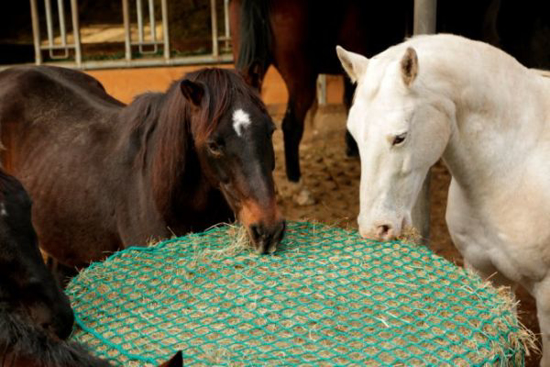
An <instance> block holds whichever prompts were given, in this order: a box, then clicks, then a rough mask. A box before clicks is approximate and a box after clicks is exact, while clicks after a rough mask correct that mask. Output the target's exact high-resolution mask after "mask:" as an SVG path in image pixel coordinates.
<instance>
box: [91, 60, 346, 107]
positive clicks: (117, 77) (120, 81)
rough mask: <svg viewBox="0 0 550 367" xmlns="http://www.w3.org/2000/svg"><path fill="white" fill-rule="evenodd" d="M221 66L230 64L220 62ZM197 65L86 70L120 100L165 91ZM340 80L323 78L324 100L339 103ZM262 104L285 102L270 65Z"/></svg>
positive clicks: (283, 89)
mask: <svg viewBox="0 0 550 367" xmlns="http://www.w3.org/2000/svg"><path fill="white" fill-rule="evenodd" d="M221 67H226V68H227V67H231V65H224V66H221ZM198 68H199V67H198V66H181V67H179V66H178V67H165V68H143V69H117V70H94V71H88V72H87V73H88V74H90V75H92V76H93V77H95V78H97V79H98V80H99V81H100V82H101V83H102V84H103V85H104V86H105V89H107V92H108V93H109V94H111V95H113V96H114V97H115V98H117V99H119V100H121V101H122V102H124V103H130V102H131V101H132V99H133V98H134V97H135V96H136V95H138V94H140V93H144V92H148V91H151V92H157V91H165V90H166V89H167V88H168V86H169V85H170V83H172V82H173V81H174V80H177V79H180V78H181V77H182V76H183V75H184V74H185V73H188V72H190V71H193V70H196V69H198ZM342 88H343V82H342V77H341V76H329V77H328V78H327V102H328V103H342ZM262 98H263V100H264V102H265V103H266V104H269V105H273V104H274V105H279V104H286V101H287V98H288V93H287V90H286V86H285V84H284V82H283V80H282V78H281V76H280V74H279V73H278V72H277V70H275V69H274V68H273V67H272V68H270V69H269V71H268V73H267V75H266V77H265V81H264V87H263V89H262Z"/></svg>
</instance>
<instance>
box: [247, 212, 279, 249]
mask: <svg viewBox="0 0 550 367" xmlns="http://www.w3.org/2000/svg"><path fill="white" fill-rule="evenodd" d="M285 230H286V222H285V221H284V220H280V221H278V222H276V223H275V224H272V225H267V224H265V223H262V222H258V223H254V224H251V225H250V226H248V233H249V235H250V239H251V241H252V244H253V246H254V248H255V249H256V251H257V252H258V253H260V254H272V253H274V252H275V251H276V250H277V245H278V244H279V243H281V241H282V240H283V237H284V235H285Z"/></svg>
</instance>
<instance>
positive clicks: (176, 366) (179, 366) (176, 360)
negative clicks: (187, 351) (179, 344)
mask: <svg viewBox="0 0 550 367" xmlns="http://www.w3.org/2000/svg"><path fill="white" fill-rule="evenodd" d="M159 367H183V356H182V354H181V350H180V351H179V352H177V353H176V354H175V355H174V356H173V357H172V358H170V360H169V361H167V362H164V363H163V364H160V365H159Z"/></svg>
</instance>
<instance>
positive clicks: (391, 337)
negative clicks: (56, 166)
mask: <svg viewBox="0 0 550 367" xmlns="http://www.w3.org/2000/svg"><path fill="white" fill-rule="evenodd" d="M106 274H107V276H106ZM69 295H70V297H71V298H72V302H73V306H74V308H75V311H76V313H77V318H78V322H77V323H78V325H79V326H80V329H77V330H76V332H75V338H76V339H77V340H80V341H84V342H87V343H88V344H90V346H91V347H92V348H93V349H95V351H96V353H97V354H98V355H102V356H104V357H107V358H110V359H111V360H112V361H113V362H115V363H124V364H128V363H130V362H135V361H140V362H143V363H145V362H146V364H148V365H153V364H154V363H156V362H158V361H161V360H163V359H165V357H166V356H168V355H169V354H171V353H172V352H173V351H175V350H180V349H181V350H184V351H185V362H186V365H188V364H189V365H192V364H199V365H201V364H210V363H216V364H226V365H256V364H262V365H266V364H267V365H270V364H277V365H280V364H323V363H325V364H327V363H328V364H334V363H337V364H348V363H352V364H365V363H368V364H369V365H386V364H450V365H471V364H476V365H484V364H488V365H504V364H507V363H512V361H519V362H518V363H521V361H522V360H523V354H524V352H525V350H526V349H528V348H531V347H532V345H533V335H532V334H529V333H528V332H527V331H526V329H525V328H524V327H523V326H522V325H521V324H519V322H518V321H517V318H516V316H515V313H514V310H513V300H512V299H511V298H506V295H504V294H502V293H501V291H500V290H495V289H494V288H493V287H492V286H490V285H488V284H487V283H483V282H481V280H480V279H479V278H478V277H477V276H476V275H475V274H471V273H468V272H465V271H464V270H463V269H460V268H458V267H456V266H454V265H453V264H451V263H449V262H448V261H446V260H444V259H442V258H440V257H438V256H435V255H434V254H433V253H431V252H430V251H429V250H428V249H427V248H425V247H423V246H417V245H413V244H409V243H406V242H403V241H401V242H388V243H379V242H373V241H366V240H363V239H361V238H360V237H359V236H358V235H357V234H356V233H355V232H350V231H346V230H342V229H338V228H332V227H329V226H325V225H321V224H311V223H289V224H288V232H287V235H286V238H285V240H284V242H283V244H282V245H281V246H280V250H279V251H278V252H276V253H275V255H273V256H260V255H257V254H256V253H255V252H254V251H250V245H249V244H248V241H247V236H246V231H245V230H244V229H243V228H242V227H239V226H225V227H221V228H214V229H212V230H209V231H207V232H206V233H202V234H193V235H189V236H186V237H182V238H179V239H173V240H170V241H166V242H163V243H161V244H159V245H157V246H154V247H151V248H147V249H130V250H125V251H122V252H120V253H118V254H115V255H113V256H112V257H111V258H109V259H108V260H107V261H106V262H104V263H102V264H94V265H93V266H92V267H91V268H90V269H88V270H86V271H85V272H83V274H81V275H80V276H79V277H78V278H76V279H74V280H73V281H72V282H71V284H70V286H69ZM140 358H141V359H140Z"/></svg>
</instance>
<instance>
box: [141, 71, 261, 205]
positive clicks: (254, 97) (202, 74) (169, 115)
mask: <svg viewBox="0 0 550 367" xmlns="http://www.w3.org/2000/svg"><path fill="white" fill-rule="evenodd" d="M184 79H188V80H190V81H192V82H195V83H198V84H200V85H201V86H202V87H203V88H204V96H203V98H202V101H201V107H200V108H197V107H196V106H194V105H193V104H192V103H191V102H190V101H188V100H187V99H186V98H185V97H184V96H183V94H182V92H181V89H180V83H181V80H179V81H177V82H174V83H172V85H171V86H170V87H169V89H168V91H167V92H166V93H165V94H162V95H160V94H156V95H151V94H149V95H148V96H147V95H146V96H144V97H143V98H145V99H144V101H143V102H140V103H145V105H146V106H147V107H146V108H145V109H146V110H147V111H149V113H148V115H149V116H150V117H149V118H147V117H146V118H145V120H144V121H145V122H143V123H142V124H145V126H148V127H146V128H141V129H142V134H143V133H144V134H145V135H146V137H145V138H142V139H148V138H149V137H150V136H152V135H153V131H154V135H155V136H156V138H155V144H154V153H153V154H151V158H150V159H151V161H150V164H151V165H152V167H151V169H152V177H151V178H152V189H153V195H154V197H155V201H156V203H157V208H158V209H159V210H160V211H161V212H164V214H167V212H168V211H169V210H170V209H171V208H170V207H171V203H172V202H173V200H174V199H175V198H176V197H181V196H182V195H183V194H184V192H183V186H184V185H185V184H187V186H188V187H189V186H190V185H192V183H196V182H198V180H199V179H200V172H198V170H199V167H198V163H197V164H196V165H195V166H194V167H193V166H192V165H190V164H189V163H190V154H192V153H193V149H194V145H195V144H199V145H200V144H201V143H203V142H205V141H206V140H208V138H209V137H210V135H211V134H212V132H213V131H215V130H216V129H217V128H218V126H219V124H220V121H221V118H222V116H224V115H225V114H226V113H227V111H228V109H229V108H230V106H231V104H232V102H233V101H234V100H235V99H236V98H238V97H241V98H244V99H247V100H250V101H252V102H253V103H254V104H255V105H256V106H257V107H258V108H259V109H260V110H261V111H262V112H264V113H266V114H267V110H266V107H265V105H264V103H263V102H262V100H261V98H260V96H259V95H258V93H257V92H256V91H254V90H253V89H252V88H250V87H249V86H248V85H247V84H246V83H245V81H244V80H243V79H242V77H241V76H240V75H239V74H238V73H236V72H235V71H233V70H227V69H219V68H205V69H201V70H199V71H196V72H193V73H189V74H187V75H185V77H184ZM142 109H143V108H142ZM147 120H148V121H149V123H147ZM146 161H148V159H147V158H142V162H146ZM195 162H196V160H195ZM193 168H194V169H193ZM186 169H187V173H188V174H187V175H186V176H185V172H186ZM184 176H185V177H184ZM191 180H192V181H193V182H190V181H191ZM186 181H187V182H186Z"/></svg>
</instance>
